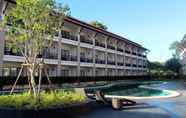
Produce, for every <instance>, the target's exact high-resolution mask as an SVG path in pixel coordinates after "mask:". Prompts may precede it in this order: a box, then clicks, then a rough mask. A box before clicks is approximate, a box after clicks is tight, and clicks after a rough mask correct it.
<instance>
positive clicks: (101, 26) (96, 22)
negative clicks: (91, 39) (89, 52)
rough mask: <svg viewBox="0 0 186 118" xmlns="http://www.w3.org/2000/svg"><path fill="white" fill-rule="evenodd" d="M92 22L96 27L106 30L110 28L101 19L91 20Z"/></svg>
mask: <svg viewBox="0 0 186 118" xmlns="http://www.w3.org/2000/svg"><path fill="white" fill-rule="evenodd" d="M90 24H91V25H93V26H95V27H98V28H101V29H104V30H107V29H108V27H107V26H106V25H104V24H103V23H101V22H99V21H91V22H90Z"/></svg>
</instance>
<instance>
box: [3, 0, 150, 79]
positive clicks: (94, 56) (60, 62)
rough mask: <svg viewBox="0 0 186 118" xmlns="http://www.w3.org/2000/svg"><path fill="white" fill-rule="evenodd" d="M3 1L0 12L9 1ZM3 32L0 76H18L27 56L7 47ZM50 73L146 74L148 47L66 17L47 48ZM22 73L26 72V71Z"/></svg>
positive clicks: (54, 74)
mask: <svg viewBox="0 0 186 118" xmlns="http://www.w3.org/2000/svg"><path fill="white" fill-rule="evenodd" d="M10 2H12V1H10V0H1V3H0V15H1V17H3V15H4V14H5V13H6V12H5V11H6V8H7V3H8V4H12V3H10ZM7 41H8V40H6V39H5V35H4V31H1V32H0V67H1V68H0V75H1V76H9V75H12V76H16V75H17V73H18V71H19V70H20V64H21V63H23V61H24V59H23V57H22V56H21V54H20V53H19V52H16V53H15V52H14V51H13V50H12V49H10V48H8V47H7V45H6V42H7ZM45 54H46V56H45V60H44V61H45V63H46V64H48V65H49V68H48V73H49V75H50V76H124V75H145V74H146V73H147V56H146V55H147V49H145V48H144V47H143V46H141V45H140V44H137V43H135V42H132V41H130V40H128V39H126V38H124V37H121V36H118V35H116V34H113V33H111V32H108V31H105V30H102V29H99V28H96V27H93V26H91V25H89V24H87V23H85V22H82V21H80V20H77V19H74V18H71V17H67V18H65V21H64V28H63V29H61V33H60V34H59V33H58V34H57V35H56V37H55V38H54V39H53V43H52V46H51V47H48V48H47V49H46V50H45ZM23 74H26V72H25V73H23Z"/></svg>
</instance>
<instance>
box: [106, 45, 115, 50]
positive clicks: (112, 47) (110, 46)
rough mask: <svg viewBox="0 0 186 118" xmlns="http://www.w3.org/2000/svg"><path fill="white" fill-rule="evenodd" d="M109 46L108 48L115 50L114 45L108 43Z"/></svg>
mask: <svg viewBox="0 0 186 118" xmlns="http://www.w3.org/2000/svg"><path fill="white" fill-rule="evenodd" d="M107 48H108V49H111V50H115V47H114V46H112V45H107Z"/></svg>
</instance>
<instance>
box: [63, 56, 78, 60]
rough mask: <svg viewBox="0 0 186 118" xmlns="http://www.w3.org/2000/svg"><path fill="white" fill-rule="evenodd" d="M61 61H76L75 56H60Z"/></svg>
mask: <svg viewBox="0 0 186 118" xmlns="http://www.w3.org/2000/svg"><path fill="white" fill-rule="evenodd" d="M61 60H63V61H77V56H73V55H61Z"/></svg>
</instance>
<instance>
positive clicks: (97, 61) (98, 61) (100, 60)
mask: <svg viewBox="0 0 186 118" xmlns="http://www.w3.org/2000/svg"><path fill="white" fill-rule="evenodd" d="M95 62H96V63H97V64H105V60H102V59H96V60H95Z"/></svg>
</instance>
